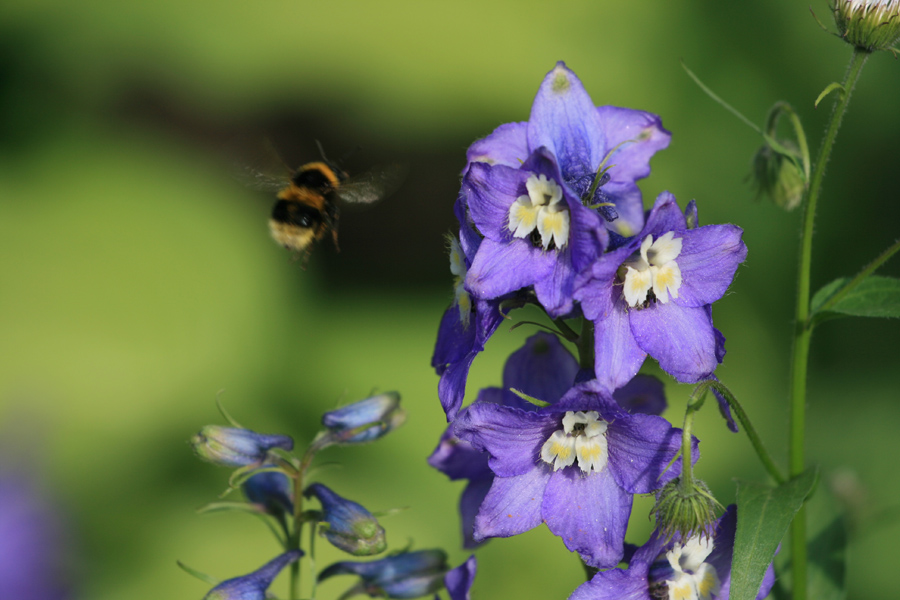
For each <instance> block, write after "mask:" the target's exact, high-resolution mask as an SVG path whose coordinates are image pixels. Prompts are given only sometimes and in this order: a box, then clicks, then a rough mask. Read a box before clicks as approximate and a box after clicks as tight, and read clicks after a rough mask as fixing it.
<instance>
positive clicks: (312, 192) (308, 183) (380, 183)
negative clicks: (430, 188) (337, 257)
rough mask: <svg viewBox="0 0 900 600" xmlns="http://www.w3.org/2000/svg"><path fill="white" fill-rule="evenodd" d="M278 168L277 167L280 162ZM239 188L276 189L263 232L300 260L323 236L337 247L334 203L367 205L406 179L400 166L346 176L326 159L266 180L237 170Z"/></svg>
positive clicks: (336, 206)
mask: <svg viewBox="0 0 900 600" xmlns="http://www.w3.org/2000/svg"><path fill="white" fill-rule="evenodd" d="M281 164H283V163H281ZM242 171H243V177H242V179H243V180H244V182H245V184H247V185H248V186H249V187H252V188H254V189H258V190H266V191H277V196H276V197H277V202H275V206H273V207H272V214H271V216H270V217H269V232H270V233H271V234H272V238H273V239H274V240H275V241H276V242H277V243H278V245H280V246H283V247H285V248H287V249H288V250H292V251H294V253H295V254H296V255H297V256H299V255H300V254H301V253H302V254H304V255H305V257H306V258H308V257H309V254H310V252H311V250H312V248H313V247H314V246H315V244H316V243H317V242H319V241H321V240H322V239H323V238H325V237H326V236H327V235H328V234H329V232H330V233H331V239H332V242H333V243H334V247H335V248H336V249H338V250H340V247H339V246H338V220H339V216H340V204H341V203H343V202H346V203H350V204H372V203H374V202H377V201H378V200H381V199H383V198H386V197H387V196H390V195H391V194H393V193H394V192H395V191H396V190H397V188H398V187H400V183H401V182H402V180H403V178H404V177H405V175H406V168H405V167H404V166H403V165H399V164H392V165H384V166H381V167H375V168H373V169H371V170H369V171H367V172H365V173H362V174H360V175H356V176H354V177H349V176H348V175H347V173H346V172H345V171H344V170H343V169H341V168H340V167H338V166H337V164H335V163H334V162H332V161H330V160H328V159H327V158H324V156H323V158H322V160H321V161H317V162H311V163H307V164H305V165H301V166H300V167H298V168H297V169H296V170H293V171H292V170H290V169H287V171H288V174H287V176H274V177H273V176H270V175H265V174H263V173H261V172H259V171H256V170H253V169H251V168H248V167H246V166H242Z"/></svg>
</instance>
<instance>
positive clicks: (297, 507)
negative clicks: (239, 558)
mask: <svg viewBox="0 0 900 600" xmlns="http://www.w3.org/2000/svg"><path fill="white" fill-rule="evenodd" d="M305 474H306V469H305V468H301V469H300V473H299V474H298V475H297V477H296V478H295V479H294V533H293V535H292V536H291V537H290V538H289V544H290V548H289V549H291V550H294V549H298V548H300V536H301V535H303V476H304V475H305ZM290 581H291V589H290V600H299V598H300V561H299V560H298V561H294V563H292V564H291V580H290Z"/></svg>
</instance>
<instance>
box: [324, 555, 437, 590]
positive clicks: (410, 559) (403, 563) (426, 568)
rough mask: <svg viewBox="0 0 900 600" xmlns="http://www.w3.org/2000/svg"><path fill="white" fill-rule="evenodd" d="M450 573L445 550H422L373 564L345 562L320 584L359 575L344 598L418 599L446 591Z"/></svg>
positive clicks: (333, 567) (327, 572)
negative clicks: (334, 577) (446, 579)
mask: <svg viewBox="0 0 900 600" xmlns="http://www.w3.org/2000/svg"><path fill="white" fill-rule="evenodd" d="M447 571H448V567H447V555H446V553H445V552H444V551H443V550H419V551H417V552H404V553H402V554H396V555H394V556H388V557H387V558H382V559H381V560H373V561H370V562H355V561H343V562H338V563H334V564H333V565H330V566H329V567H327V568H326V569H325V570H324V571H322V572H321V573H319V578H318V579H319V581H320V582H321V581H324V580H326V579H329V578H330V577H333V576H335V575H357V576H358V577H359V582H357V584H356V585H355V586H354V587H353V588H351V590H349V591H348V592H346V593H345V594H343V596H342V597H344V598H348V597H350V595H352V594H353V593H362V594H368V595H369V596H371V597H372V598H377V597H387V598H399V599H405V598H418V597H420V596H425V595H427V594H431V593H434V592H436V591H438V590H439V589H441V588H442V587H444V576H445V575H446V573H447Z"/></svg>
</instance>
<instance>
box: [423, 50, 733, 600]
mask: <svg viewBox="0 0 900 600" xmlns="http://www.w3.org/2000/svg"><path fill="white" fill-rule="evenodd" d="M670 137H671V135H670V134H669V132H668V131H666V130H665V129H664V128H663V127H662V122H661V120H660V118H659V117H658V116H656V115H653V114H651V113H647V112H643V111H639V110H633V109H627V108H619V107H613V106H595V104H594V102H593V101H592V100H591V98H590V96H589V95H588V94H587V92H586V91H585V89H584V87H583V86H582V84H581V81H580V80H579V79H578V77H576V76H575V74H574V73H573V72H572V71H570V70H569V69H568V68H567V67H566V66H565V65H564V64H563V63H561V62H560V63H558V64H557V65H556V66H555V67H554V69H553V70H552V71H550V72H549V73H548V74H547V76H546V77H545V78H544V80H543V82H542V84H541V86H540V89H539V90H538V93H537V96H536V97H535V100H534V104H533V105H532V109H531V115H530V117H529V119H528V121H525V122H518V123H507V124H505V125H501V126H500V127H498V128H497V129H496V130H494V132H493V133H491V134H490V135H488V136H487V137H486V138H484V139H481V140H479V141H477V142H475V143H474V144H472V146H471V147H470V148H469V150H468V152H467V156H466V158H467V164H466V167H465V169H464V171H463V179H462V186H461V190H460V193H459V196H458V197H457V200H456V203H455V207H454V212H455V214H456V217H457V219H458V221H459V234H458V237H456V236H453V237H452V238H451V240H450V257H451V258H450V260H451V272H452V274H453V276H454V301H453V303H452V305H451V306H450V308H448V310H447V312H446V313H445V314H444V317H443V319H442V320H441V324H440V327H439V330H438V336H437V343H436V346H435V352H434V356H433V358H432V366H433V367H434V368H435V370H436V372H437V373H438V375H439V376H440V383H439V384H438V396H439V398H440V401H441V404H442V406H443V408H444V411H445V413H446V415H447V420H448V421H449V422H450V425H449V426H448V428H447V431H446V432H445V434H444V436H443V437H442V439H441V441H440V443H439V445H438V447H437V448H436V449H435V451H434V453H433V454H432V456H431V458H430V459H429V463H430V464H431V465H432V466H434V467H435V468H437V469H439V470H441V471H442V472H444V473H445V474H447V475H448V476H449V477H450V478H451V479H465V480H468V482H469V484H468V486H467V487H466V489H465V492H464V493H463V497H462V500H461V502H460V512H461V514H462V522H463V539H464V545H465V546H466V547H468V548H471V547H475V546H477V545H478V544H480V543H482V542H483V541H485V540H486V539H488V538H492V537H509V536H513V535H516V534H519V533H523V532H525V531H527V530H529V529H532V528H534V527H536V526H538V525H540V524H541V523H546V525H547V527H548V528H549V529H550V530H551V531H552V532H553V533H554V534H556V535H558V536H559V537H561V538H562V540H563V542H564V543H565V545H566V547H567V548H568V549H569V550H571V551H574V552H578V553H579V554H580V556H581V558H582V559H583V560H584V561H585V563H586V564H588V565H590V566H593V567H596V568H600V569H610V570H608V571H604V572H602V573H600V575H604V576H605V577H609V578H619V579H621V578H622V576H621V575H617V574H616V573H618V572H619V571H618V570H614V569H613V568H614V567H616V565H617V564H619V562H620V561H622V559H623V557H625V555H626V548H625V544H624V538H625V529H626V526H627V523H628V518H629V516H630V513H631V505H632V498H633V496H634V495H635V494H646V493H651V492H653V491H655V490H659V489H660V488H662V487H663V486H664V485H665V484H666V483H667V482H669V481H671V480H672V479H673V478H675V477H676V476H677V475H678V474H679V473H680V471H681V461H682V458H683V457H679V458H678V459H677V460H673V459H675V457H676V456H678V453H679V451H680V450H681V437H682V432H681V430H680V429H677V428H674V427H672V426H671V425H670V424H669V422H668V421H666V420H665V419H663V418H662V417H661V416H660V414H661V412H662V411H663V410H664V408H665V406H666V403H665V398H664V396H663V393H662V387H663V386H662V383H661V382H660V381H658V380H656V379H654V378H652V377H649V376H647V375H638V371H639V370H640V368H641V366H642V365H643V363H644V359H645V358H646V357H647V355H650V356H652V357H653V358H654V359H655V360H656V361H657V362H658V363H659V366H660V368H661V369H662V370H663V371H665V372H666V373H668V374H669V375H671V376H672V377H674V378H675V380H676V381H678V382H682V383H697V382H700V381H703V380H706V379H710V378H713V377H714V376H715V375H714V372H715V369H716V367H717V366H718V364H719V363H721V362H722V359H723V357H724V354H725V347H724V343H725V338H724V336H723V335H722V334H721V333H720V332H719V331H718V330H717V329H716V328H715V327H714V326H713V321H712V303H713V302H715V301H716V300H718V299H719V298H721V297H722V296H723V295H724V293H725V292H726V290H727V288H728V286H729V285H730V284H731V281H732V280H733V278H734V275H735V272H736V270H737V267H738V265H739V264H740V263H741V262H743V260H744V259H745V257H746V254H747V248H746V246H745V245H744V243H743V241H742V240H741V236H742V231H741V229H740V228H738V227H736V226H733V225H707V226H703V227H700V226H699V223H698V216H697V208H696V204H695V203H694V202H693V201H692V202H691V203H690V204H689V205H688V207H687V209H686V210H685V211H684V212H682V210H681V209H680V208H679V206H678V204H677V202H676V200H675V198H674V196H673V195H672V194H670V193H668V192H664V193H662V194H660V195H659V197H658V198H657V199H656V202H655V204H654V205H653V207H652V208H651V210H649V211H647V212H645V211H644V208H643V201H642V198H641V192H640V189H639V188H638V186H637V181H638V180H639V179H642V178H644V177H647V176H648V175H649V174H650V159H651V158H652V156H653V155H654V154H655V153H656V152H657V151H658V150H662V149H664V148H666V147H667V146H668V144H669V139H670ZM525 304H534V305H537V306H538V307H540V308H541V309H542V310H543V311H544V312H545V313H546V315H547V316H548V318H549V319H550V320H551V321H553V323H554V325H556V327H557V328H558V331H557V333H558V335H559V336H560V337H563V338H565V339H567V340H568V341H569V342H571V343H573V344H574V345H575V347H577V348H578V350H579V353H580V354H579V357H578V359H576V358H575V356H573V355H572V354H571V353H570V352H569V350H568V349H567V348H566V346H565V345H564V344H563V343H562V342H561V341H560V339H559V337H557V335H553V334H549V333H539V334H537V335H535V336H533V337H531V338H530V339H529V340H528V341H527V342H526V344H525V346H524V347H523V348H522V349H521V350H519V351H517V352H516V353H514V354H513V355H512V356H510V357H509V360H508V361H507V363H506V367H505V370H504V373H503V387H502V388H487V389H483V390H481V391H480V392H479V393H478V396H477V399H476V400H475V401H474V402H473V403H471V404H470V405H468V406H466V407H463V399H464V396H465V387H466V379H467V377H468V372H469V368H470V366H471V365H472V362H473V361H474V359H475V357H476V356H477V355H478V353H480V352H481V351H482V350H483V349H484V346H485V343H486V342H487V340H488V339H489V338H490V337H491V336H492V335H493V333H494V332H495V331H496V330H497V328H498V326H499V324H500V322H501V319H502V318H503V317H504V316H505V314H506V313H507V312H508V311H509V310H511V309H513V308H516V307H520V306H523V305H525ZM576 320H580V322H581V326H580V333H577V332H576V329H578V327H577V326H572V325H570V324H571V323H573V322H574V321H576ZM725 408H727V407H724V408H723V412H724V413H725V414H726V417H728V418H730V416H729V415H728V414H727V411H726V410H725ZM697 445H698V442H697V440H696V439H694V440H693V452H692V456H691V457H690V459H691V461H692V462H693V461H696V460H697V458H698V457H699V451H698V450H697ZM729 518H730V519H731V521H730V522H731V523H732V525H733V520H734V517H733V514H732V516H731V517H729ZM731 536H732V539H733V526H732V529H731ZM725 537H727V536H725ZM723 540H724V538H723ZM685 543H686V544H687V543H688V541H685ZM690 543H691V544H694V542H690ZM730 544H731V542H725V543H724V544H723V545H721V547H722V548H724V547H728V548H729V550H728V551H729V552H730ZM649 545H653V548H652V549H648V550H646V551H644V549H642V550H641V551H638V553H637V554H635V555H634V558H633V561H635V562H633V563H632V564H633V565H634V566H633V567H632V568H633V569H634V573H638V572H639V571H640V570H641V569H644V566H647V565H650V564H651V563H653V561H655V560H656V559H658V558H659V556H660V555H661V553H662V555H663V556H665V555H666V552H673V553H677V552H681V551H682V550H683V549H679V550H677V551H676V550H675V549H673V548H674V546H671V544H670V545H669V546H666V545H665V544H664V543H663V542H662V541H657V538H652V539H651V541H650V542H648V547H649ZM694 545H696V544H694ZM667 548H668V550H667ZM679 548H680V547H679ZM685 548H687V546H685ZM690 548H691V549H693V550H692V551H694V550H696V549H695V548H694V546H690ZM684 552H687V550H684ZM649 554H653V556H652V557H651V556H649ZM701 554H703V552H702V551H700V550H697V551H696V552H695V553H694V554H693V555H692V556H694V557H695V558H696V557H699V556H701ZM707 554H709V553H707ZM645 555H647V556H645ZM710 556H713V555H710ZM703 558H706V555H703ZM691 560H694V559H691ZM640 561H644V562H640ZM670 562H671V561H670ZM701 562H703V561H701ZM691 565H693V562H692V563H691ZM648 568H649V567H648ZM673 568H674V567H673ZM685 569H687V567H685ZM644 570H645V571H646V569H644ZM675 570H676V571H677V569H675ZM688 570H689V569H688ZM678 573H680V575H679V574H678ZM678 573H676V575H677V576H678V577H680V576H681V575H685V573H687V571H684V570H682V571H679V572H678ZM600 575H598V577H599V576H600ZM676 575H673V577H676ZM642 576H643V577H644V579H643V581H644V583H643V585H644V592H643V593H644V595H645V596H646V595H647V594H648V593H649V592H647V576H646V573H644V575H642ZM685 576H687V575H685ZM693 576H694V575H691V577H693ZM698 577H699V576H698ZM719 577H720V579H721V575H720V576H719ZM595 579H597V578H595ZM601 579H602V578H601ZM676 579H677V577H676ZM665 581H675V579H672V580H665ZM679 581H680V580H679ZM684 581H687V580H686V579H685V580H684ZM691 581H694V580H691ZM697 581H699V579H698V580H697ZM593 583H594V582H593V581H592V582H590V583H589V584H585V585H586V586H588V585H592V584H593ZM597 585H601V584H599V583H598V584H597ZM667 585H671V586H674V585H675V584H674V583H671V584H667ZM583 587H584V586H583ZM695 587H696V586H695ZM710 589H712V588H710ZM717 589H719V588H717ZM591 590H593V588H591ZM593 593H594V592H593V591H582V590H581V588H579V591H578V592H577V593H576V595H578V594H581V596H584V594H593ZM611 593H612V592H611ZM716 594H718V592H716ZM581 596H579V597H581ZM591 597H594V596H593V595H591ZM597 597H606V596H602V595H600V596H597ZM610 597H612V596H610ZM641 597H644V596H641ZM679 597H682V596H679ZM683 597H685V598H691V597H697V598H699V597H709V595H707V596H696V595H695V596H691V595H690V594H689V595H685V596H683Z"/></svg>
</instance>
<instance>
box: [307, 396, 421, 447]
mask: <svg viewBox="0 0 900 600" xmlns="http://www.w3.org/2000/svg"><path fill="white" fill-rule="evenodd" d="M405 421H406V412H405V411H404V410H403V409H402V408H400V394H398V393H397V392H385V393H383V394H378V395H377V396H372V397H371V398H365V399H363V400H359V401H357V402H354V403H352V404H348V405H347V406H342V407H341V408H338V409H335V410H332V411H329V412H327V413H325V414H324V415H322V425H324V426H325V427H326V428H327V429H328V431H329V437H328V439H327V442H328V443H333V444H364V443H366V442H372V441H375V440H377V439H378V438H380V437H383V436H385V435H387V434H388V433H390V432H391V431H393V430H394V429H396V428H397V427H399V426H400V425H402V424H403V423H404V422H405Z"/></svg>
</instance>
